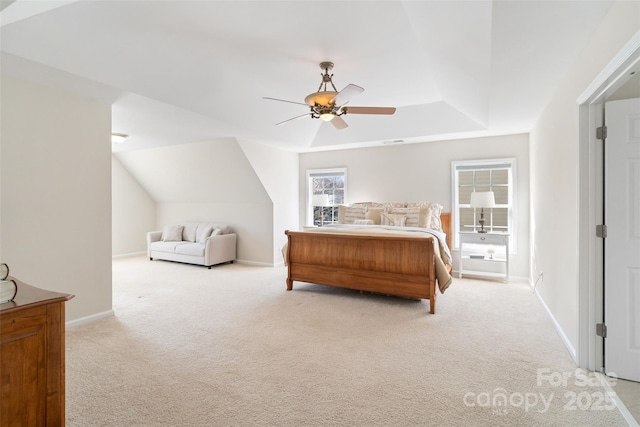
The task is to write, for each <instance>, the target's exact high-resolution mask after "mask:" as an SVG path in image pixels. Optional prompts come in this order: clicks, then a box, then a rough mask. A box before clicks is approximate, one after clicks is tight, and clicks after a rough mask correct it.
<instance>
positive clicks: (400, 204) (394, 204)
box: [383, 202, 407, 209]
mask: <svg viewBox="0 0 640 427" xmlns="http://www.w3.org/2000/svg"><path fill="white" fill-rule="evenodd" d="M383 206H384V207H385V208H389V209H391V208H406V207H407V202H385V203H383Z"/></svg>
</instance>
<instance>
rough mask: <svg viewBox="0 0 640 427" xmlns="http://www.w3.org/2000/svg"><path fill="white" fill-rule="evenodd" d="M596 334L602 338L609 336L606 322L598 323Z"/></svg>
mask: <svg viewBox="0 0 640 427" xmlns="http://www.w3.org/2000/svg"><path fill="white" fill-rule="evenodd" d="M596 335H597V336H599V337H602V338H606V337H607V325H605V324H604V323H598V324H596Z"/></svg>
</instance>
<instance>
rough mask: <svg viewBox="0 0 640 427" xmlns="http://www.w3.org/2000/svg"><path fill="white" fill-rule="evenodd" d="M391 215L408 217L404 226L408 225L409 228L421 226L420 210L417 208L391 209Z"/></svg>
mask: <svg viewBox="0 0 640 427" xmlns="http://www.w3.org/2000/svg"><path fill="white" fill-rule="evenodd" d="M389 213H392V214H400V215H406V216H407V221H406V224H404V225H406V226H407V227H419V226H420V208H419V207H417V206H416V207H411V208H391V210H390V211H389Z"/></svg>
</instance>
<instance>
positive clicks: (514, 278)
mask: <svg viewBox="0 0 640 427" xmlns="http://www.w3.org/2000/svg"><path fill="white" fill-rule="evenodd" d="M283 264H284V261H283ZM458 276H459V274H458V270H451V277H453V278H454V279H457V278H458ZM469 277H471V275H469ZM462 278H463V279H464V276H463V277H462ZM473 278H474V279H485V277H482V276H480V275H478V276H473ZM486 279H487V280H494V278H493V277H486ZM509 282H522V283H530V282H531V281H530V279H529V278H528V277H520V276H509Z"/></svg>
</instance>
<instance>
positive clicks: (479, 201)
mask: <svg viewBox="0 0 640 427" xmlns="http://www.w3.org/2000/svg"><path fill="white" fill-rule="evenodd" d="M470 205H471V207H472V208H492V207H494V206H495V205H496V199H495V197H494V196H493V191H474V192H473V193H471V202H470Z"/></svg>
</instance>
